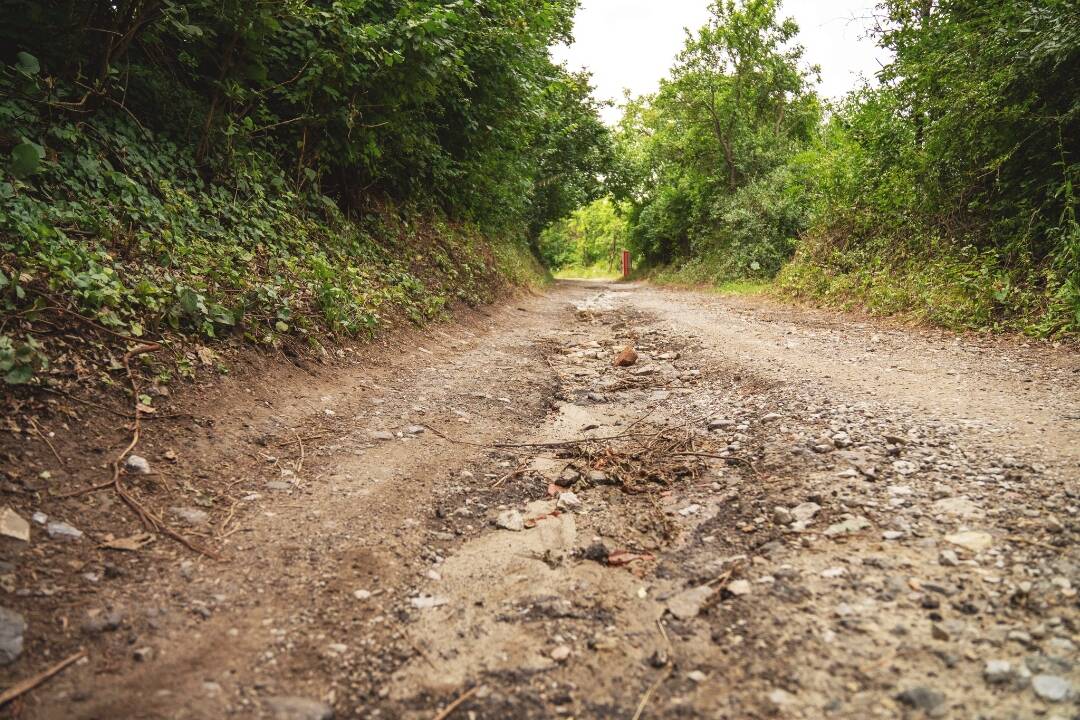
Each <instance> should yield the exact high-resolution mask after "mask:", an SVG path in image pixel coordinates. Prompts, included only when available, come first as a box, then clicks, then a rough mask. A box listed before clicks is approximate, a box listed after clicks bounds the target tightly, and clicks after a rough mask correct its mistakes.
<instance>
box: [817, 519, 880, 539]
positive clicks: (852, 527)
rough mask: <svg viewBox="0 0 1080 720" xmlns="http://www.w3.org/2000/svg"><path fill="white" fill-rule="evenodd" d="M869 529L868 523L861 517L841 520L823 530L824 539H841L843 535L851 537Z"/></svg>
mask: <svg viewBox="0 0 1080 720" xmlns="http://www.w3.org/2000/svg"><path fill="white" fill-rule="evenodd" d="M868 527H870V521H869V520H867V519H866V518H864V517H862V516H861V515H856V516H854V517H850V518H848V519H846V520H842V521H841V522H838V523H833V524H832V525H830V526H829V527H827V528H825V537H841V536H843V535H852V534H854V533H857V532H859V531H860V530H865V529H866V528H868Z"/></svg>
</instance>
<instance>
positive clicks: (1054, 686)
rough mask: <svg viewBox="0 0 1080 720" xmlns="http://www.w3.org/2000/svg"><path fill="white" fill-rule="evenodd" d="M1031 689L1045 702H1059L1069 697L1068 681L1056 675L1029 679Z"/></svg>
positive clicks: (1037, 676)
mask: <svg viewBox="0 0 1080 720" xmlns="http://www.w3.org/2000/svg"><path fill="white" fill-rule="evenodd" d="M1031 689H1032V690H1034V691H1035V694H1036V695H1038V696H1039V698H1041V699H1043V700H1045V701H1046V702H1052V703H1056V702H1061V701H1062V700H1064V699H1065V698H1067V697H1068V696H1069V691H1070V690H1071V688H1070V687H1069V681H1068V680H1066V679H1065V678H1063V677H1059V676H1057V675H1036V676H1035V677H1033V678H1032V679H1031Z"/></svg>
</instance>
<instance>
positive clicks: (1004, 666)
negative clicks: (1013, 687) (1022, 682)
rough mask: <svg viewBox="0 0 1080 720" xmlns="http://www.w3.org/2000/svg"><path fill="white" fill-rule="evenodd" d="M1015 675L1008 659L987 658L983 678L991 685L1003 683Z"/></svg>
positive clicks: (1009, 680)
mask: <svg viewBox="0 0 1080 720" xmlns="http://www.w3.org/2000/svg"><path fill="white" fill-rule="evenodd" d="M1015 677H1016V671H1015V670H1013V666H1012V663H1010V662H1009V661H1008V660H987V661H986V666H985V667H984V668H983V679H984V680H986V682H988V683H989V684H991V685H1003V684H1005V683H1008V682H1011V681H1012V680H1013V678H1015Z"/></svg>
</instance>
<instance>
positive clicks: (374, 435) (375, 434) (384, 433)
mask: <svg viewBox="0 0 1080 720" xmlns="http://www.w3.org/2000/svg"><path fill="white" fill-rule="evenodd" d="M371 439H372V440H380V441H386V440H393V439H394V433H392V432H390V431H388V430H372V431H371Z"/></svg>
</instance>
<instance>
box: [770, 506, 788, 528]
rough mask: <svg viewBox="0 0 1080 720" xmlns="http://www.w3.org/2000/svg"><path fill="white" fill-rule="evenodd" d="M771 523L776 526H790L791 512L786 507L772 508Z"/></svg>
mask: <svg viewBox="0 0 1080 720" xmlns="http://www.w3.org/2000/svg"><path fill="white" fill-rule="evenodd" d="M772 518H773V522H775V523H776V524H777V525H790V524H791V521H792V519H793V518H792V517H791V511H790V510H788V509H787V508H786V507H774V508H773V511H772Z"/></svg>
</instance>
